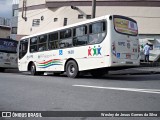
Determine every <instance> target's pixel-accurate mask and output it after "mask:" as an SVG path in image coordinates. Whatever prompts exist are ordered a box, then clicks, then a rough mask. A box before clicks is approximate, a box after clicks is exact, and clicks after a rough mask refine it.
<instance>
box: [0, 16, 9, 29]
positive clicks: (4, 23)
mask: <svg viewBox="0 0 160 120" xmlns="http://www.w3.org/2000/svg"><path fill="white" fill-rule="evenodd" d="M10 23H11V21H10V19H8V18H2V17H0V26H6V27H10Z"/></svg>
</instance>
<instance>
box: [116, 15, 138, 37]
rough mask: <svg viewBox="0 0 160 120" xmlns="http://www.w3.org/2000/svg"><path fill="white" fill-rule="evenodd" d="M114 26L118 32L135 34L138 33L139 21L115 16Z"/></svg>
mask: <svg viewBox="0 0 160 120" xmlns="http://www.w3.org/2000/svg"><path fill="white" fill-rule="evenodd" d="M114 27H115V30H116V31H117V32H118V33H121V34H127V35H133V36H136V35H137V34H138V27H137V23H136V22H135V21H134V20H132V19H127V18H123V17H122V18H121V17H114Z"/></svg>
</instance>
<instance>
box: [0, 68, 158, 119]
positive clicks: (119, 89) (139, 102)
mask: <svg viewBox="0 0 160 120" xmlns="http://www.w3.org/2000/svg"><path fill="white" fill-rule="evenodd" d="M137 69H138V71H139V70H140V69H139V68H132V69H128V70H125V71H124V70H121V71H116V72H117V73H116V72H115V71H112V72H110V74H109V75H106V76H104V77H102V78H93V77H92V76H90V75H86V76H81V77H80V78H77V79H71V78H68V77H66V75H61V76H58V77H56V76H53V75H44V76H31V75H30V74H29V73H17V72H16V71H15V72H13V73H12V72H11V71H10V70H8V71H6V72H5V73H0V110H1V111H160V103H159V100H160V74H147V73H143V72H144V70H145V72H148V73H152V72H151V71H147V69H148V68H147V69H146V68H142V69H141V70H140V71H141V72H142V73H143V74H136V72H137ZM152 69H153V68H152ZM129 70H131V71H132V72H133V74H130V72H131V71H129ZM150 70H151V69H150ZM155 70H157V71H158V68H155ZM127 72H128V73H127ZM118 73H119V74H118ZM124 73H125V74H124ZM12 119H14V120H17V118H12ZM12 119H11V120H12ZM34 119H36V118H34ZM39 119H40V118H37V119H36V120H39ZM42 119H43V120H45V119H51V120H159V118H156V117H153V118H152V117H151V118H147V117H145V118H144V117H142V118H140V117H138V118H137V117H126V118H124V117H123V118H111V117H102V118H101V117H99V118H94V117H79V118H76V117H72V118H64V117H60V118H42ZM0 120H10V118H0ZM23 120H31V118H23ZM40 120H41V119H40Z"/></svg>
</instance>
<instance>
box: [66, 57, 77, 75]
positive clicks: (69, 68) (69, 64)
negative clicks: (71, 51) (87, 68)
mask: <svg viewBox="0 0 160 120" xmlns="http://www.w3.org/2000/svg"><path fill="white" fill-rule="evenodd" d="M64 70H65V71H66V73H67V76H68V77H70V78H76V77H78V75H79V66H78V63H77V61H76V60H75V59H73V58H70V59H68V60H67V61H66V63H65V68H64Z"/></svg>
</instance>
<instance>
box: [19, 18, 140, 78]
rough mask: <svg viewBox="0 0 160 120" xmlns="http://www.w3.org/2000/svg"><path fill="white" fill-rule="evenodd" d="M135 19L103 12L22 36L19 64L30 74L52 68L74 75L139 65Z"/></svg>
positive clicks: (102, 73) (55, 71)
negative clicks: (87, 18) (74, 22)
mask: <svg viewBox="0 0 160 120" xmlns="http://www.w3.org/2000/svg"><path fill="white" fill-rule="evenodd" d="M138 49H139V48H138V27H137V22H136V21H135V20H133V19H131V18H128V17H124V16H119V15H106V16H103V17H98V18H95V19H91V20H88V21H84V22H80V23H77V24H73V25H69V26H65V27H62V28H59V29H55V30H54V29H53V30H50V31H47V32H42V33H39V34H34V35H30V36H27V37H23V38H22V39H21V40H20V43H19V59H18V67H19V70H20V71H30V72H31V74H32V75H39V74H43V73H44V72H46V71H53V72H54V74H55V75H58V74H60V72H61V73H62V72H66V74H67V76H68V77H71V78H75V77H77V76H78V74H79V72H81V71H84V72H85V71H87V72H90V73H91V74H92V75H93V76H95V77H97V76H102V75H104V74H105V73H107V72H108V70H113V69H122V68H124V67H134V66H138V65H139V63H140V62H139V61H140V60H139V50H138Z"/></svg>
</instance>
